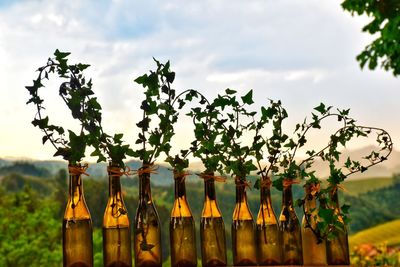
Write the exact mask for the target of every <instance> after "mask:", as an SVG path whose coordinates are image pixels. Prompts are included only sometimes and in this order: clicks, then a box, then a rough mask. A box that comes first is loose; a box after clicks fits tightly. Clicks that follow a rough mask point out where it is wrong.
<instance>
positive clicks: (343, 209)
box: [341, 204, 350, 214]
mask: <svg viewBox="0 0 400 267" xmlns="http://www.w3.org/2000/svg"><path fill="white" fill-rule="evenodd" d="M349 209H350V205H346V204H344V205H343V206H342V207H341V210H342V212H343V213H345V214H348V213H349Z"/></svg>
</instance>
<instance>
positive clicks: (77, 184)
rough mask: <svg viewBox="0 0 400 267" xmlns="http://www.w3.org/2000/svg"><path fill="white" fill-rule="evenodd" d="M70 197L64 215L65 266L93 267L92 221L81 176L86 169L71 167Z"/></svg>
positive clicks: (79, 166) (78, 166)
mask: <svg viewBox="0 0 400 267" xmlns="http://www.w3.org/2000/svg"><path fill="white" fill-rule="evenodd" d="M68 169H69V196H68V202H67V207H66V209H65V213H64V219H63V225H62V235H63V266H64V267H92V266H93V237H92V235H93V234H92V231H93V229H92V220H91V217H90V213H89V209H88V208H87V205H86V201H85V197H84V194H83V184H82V177H81V174H82V173H84V170H85V169H84V167H82V166H81V165H79V164H78V165H73V166H72V165H69V166H68Z"/></svg>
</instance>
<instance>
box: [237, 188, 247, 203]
mask: <svg viewBox="0 0 400 267" xmlns="http://www.w3.org/2000/svg"><path fill="white" fill-rule="evenodd" d="M243 202H247V195H246V185H244V184H237V185H236V204H238V203H243Z"/></svg>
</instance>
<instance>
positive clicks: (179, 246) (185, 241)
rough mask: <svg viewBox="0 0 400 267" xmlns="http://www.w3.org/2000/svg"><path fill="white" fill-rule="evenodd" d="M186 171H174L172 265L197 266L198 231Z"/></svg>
mask: <svg viewBox="0 0 400 267" xmlns="http://www.w3.org/2000/svg"><path fill="white" fill-rule="evenodd" d="M185 176H186V174H185V173H177V172H176V171H174V180H175V200H174V205H173V207H172V212H171V220H170V224H169V234H170V248H171V266H173V267H195V266H197V253H196V231H195V225H194V219H193V215H192V212H191V210H190V207H189V204H188V202H187V199H186V188H185Z"/></svg>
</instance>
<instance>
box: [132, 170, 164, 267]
mask: <svg viewBox="0 0 400 267" xmlns="http://www.w3.org/2000/svg"><path fill="white" fill-rule="evenodd" d="M147 170H148V167H143V168H142V169H141V171H143V173H140V174H139V203H138V207H137V210H136V216H135V225H134V254H135V266H136V267H161V265H162V258H161V224H160V219H159V217H158V213H157V210H156V208H155V206H154V203H153V200H152V198H151V189H150V173H149V172H147Z"/></svg>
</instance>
